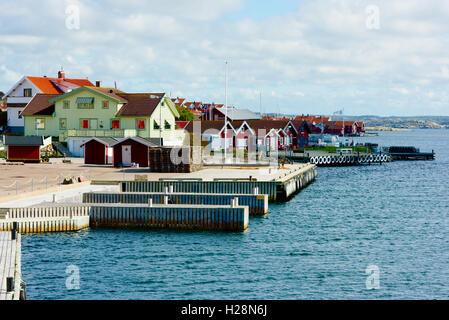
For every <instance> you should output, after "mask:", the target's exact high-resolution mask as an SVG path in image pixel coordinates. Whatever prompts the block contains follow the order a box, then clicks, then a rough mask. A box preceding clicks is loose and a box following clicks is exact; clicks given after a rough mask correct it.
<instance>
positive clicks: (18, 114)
mask: <svg viewBox="0 0 449 320" xmlns="http://www.w3.org/2000/svg"><path fill="white" fill-rule="evenodd" d="M20 112H22V111H17V118H18V119H22V116H21V115H20Z"/></svg>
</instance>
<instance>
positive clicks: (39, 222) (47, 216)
mask: <svg viewBox="0 0 449 320" xmlns="http://www.w3.org/2000/svg"><path fill="white" fill-rule="evenodd" d="M0 211H1V212H3V214H2V215H0V231H10V230H13V227H14V223H15V222H16V223H17V231H18V232H21V233H42V232H61V231H64V232H67V231H78V230H82V229H85V228H88V227H89V208H88V207H85V206H55V207H31V208H0Z"/></svg>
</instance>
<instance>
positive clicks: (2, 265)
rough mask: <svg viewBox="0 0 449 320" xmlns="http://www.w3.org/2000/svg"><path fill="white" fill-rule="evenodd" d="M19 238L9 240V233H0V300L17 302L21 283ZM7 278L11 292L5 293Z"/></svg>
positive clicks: (17, 235)
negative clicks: (10, 281)
mask: <svg viewBox="0 0 449 320" xmlns="http://www.w3.org/2000/svg"><path fill="white" fill-rule="evenodd" d="M20 243H21V238H20V234H19V233H17V234H16V239H15V240H12V239H11V232H0V300H19V298H20V283H21V270H20V269H21V245H20ZM8 278H12V279H13V286H14V287H13V288H12V289H13V290H12V291H7V286H8V285H7V282H8Z"/></svg>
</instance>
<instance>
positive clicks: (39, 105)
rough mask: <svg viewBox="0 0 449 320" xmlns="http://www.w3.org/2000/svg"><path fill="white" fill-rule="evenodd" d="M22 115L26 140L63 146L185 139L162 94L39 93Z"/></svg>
mask: <svg viewBox="0 0 449 320" xmlns="http://www.w3.org/2000/svg"><path fill="white" fill-rule="evenodd" d="M21 115H22V116H23V117H24V122H25V128H24V131H25V135H26V136H35V135H39V136H53V137H58V138H59V141H60V142H63V141H67V140H69V139H72V140H73V139H82V138H90V137H116V138H123V137H133V136H140V137H143V138H162V139H163V141H164V145H177V144H179V142H180V141H182V139H183V132H182V130H176V124H175V119H176V117H179V114H178V112H177V110H176V107H175V105H174V104H173V102H172V101H171V99H170V98H169V97H168V96H167V95H166V94H164V93H126V92H123V91H120V90H117V89H113V88H102V87H79V88H77V89H74V90H72V91H70V92H67V93H65V94H60V95H54V94H37V95H36V96H34V98H33V99H32V100H31V101H30V102H29V103H28V104H27V106H26V107H25V109H24V110H23V111H22V113H21Z"/></svg>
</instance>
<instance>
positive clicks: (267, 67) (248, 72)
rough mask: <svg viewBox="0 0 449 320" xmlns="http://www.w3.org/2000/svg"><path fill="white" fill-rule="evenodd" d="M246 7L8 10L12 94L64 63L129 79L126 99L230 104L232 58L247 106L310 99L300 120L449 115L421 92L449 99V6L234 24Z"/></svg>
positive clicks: (326, 4) (235, 86)
mask: <svg viewBox="0 0 449 320" xmlns="http://www.w3.org/2000/svg"><path fill="white" fill-rule="evenodd" d="M72 3H75V4H77V5H79V7H80V15H81V16H80V19H81V28H80V30H68V29H66V28H65V24H64V21H65V18H66V17H65V6H67V5H68V4H72ZM371 4H374V5H377V6H378V7H379V14H380V16H379V17H380V29H379V30H375V31H373V30H369V29H367V28H366V18H367V16H366V12H365V9H366V7H367V6H368V5H371ZM242 8H244V0H231V1H227V0H217V1H213V2H211V1H205V0H192V1H189V2H187V1H184V0H167V1H164V2H160V1H155V0H154V1H140V0H127V1H126V2H124V1H119V0H105V1H98V2H88V1H76V2H74V1H54V0H44V1H39V2H36V1H31V0H24V1H22V2H21V3H20V4H17V5H16V6H15V8H12V10H3V11H1V12H0V23H1V30H2V31H1V33H2V35H1V36H0V37H1V41H0V64H1V65H2V66H3V68H7V69H0V72H2V77H1V78H0V88H1V89H2V91H5V90H8V89H9V87H10V86H11V85H13V84H14V83H15V82H16V81H17V80H19V78H20V77H21V76H22V75H24V74H36V73H37V72H38V70H40V72H41V73H46V74H47V75H51V74H56V72H57V70H58V69H59V67H60V66H61V65H63V66H64V69H65V70H66V71H67V74H68V76H76V77H86V76H89V78H92V77H94V79H93V80H97V79H98V80H104V83H105V84H107V83H110V84H112V83H113V81H117V82H118V83H119V84H120V87H121V88H122V89H124V90H129V91H162V90H166V91H172V94H174V92H177V93H183V94H184V95H185V96H186V97H187V98H188V99H191V100H194V99H195V100H203V101H211V100H214V101H215V102H223V101H221V100H224V94H223V92H224V61H225V60H229V62H230V64H229V99H230V100H232V103H233V104H234V105H236V106H241V107H247V106H258V105H259V92H260V91H261V92H262V96H263V104H264V109H266V110H267V111H270V110H269V108H270V107H272V108H274V109H273V111H275V109H276V107H275V106H276V105H277V103H279V104H280V105H290V104H291V103H290V101H291V100H292V98H297V97H301V99H297V100H299V101H301V104H298V105H295V106H294V107H292V108H295V109H294V110H295V111H297V112H299V113H332V111H335V109H336V106H345V107H346V110H351V112H353V113H355V114H363V113H367V112H368V113H379V114H391V113H395V112H396V113H404V112H408V113H420V112H421V110H422V108H421V106H422V105H423V104H429V108H431V109H432V110H439V111H438V112H437V113H440V114H447V112H448V111H447V108H446V107H445V106H443V105H437V104H436V102H435V101H436V100H435V99H436V97H438V95H437V94H435V96H432V97H431V96H429V95H426V94H420V98H419V99H418V98H416V97H415V95H418V94H419V93H418V91H419V90H417V89H416V88H415V86H418V89H419V88H421V87H422V88H423V89H422V92H443V91H444V90H446V89H447V79H448V78H449V67H448V66H449V58H447V52H449V44H448V42H447V41H446V39H447V37H448V36H449V25H448V24H447V20H448V19H449V4H448V2H447V1H445V0H440V1H438V0H435V1H432V2H424V1H420V0H409V1H401V0H393V1H386V0H376V1H368V0H358V1H344V0H332V1H324V0H314V1H312V0H308V1H304V3H302V4H301V6H300V7H299V9H298V10H297V11H296V12H290V13H288V14H284V15H278V16H273V17H270V18H267V19H265V20H256V19H252V16H251V12H248V14H247V16H245V17H244V18H243V19H241V20H237V21H230V20H228V19H226V14H228V13H230V12H235V11H238V10H241V9H242ZM4 70H8V76H6V71H4ZM4 75H5V76H4ZM16 76H17V78H14V77H16ZM11 78H14V79H11ZM298 88H301V90H298ZM409 88H415V89H413V90H411V89H409ZM304 92H307V94H306V95H305V94H304ZM357 92H363V99H360V95H362V94H357ZM414 97H415V99H414ZM362 101H363V103H362ZM298 103H299V102H298Z"/></svg>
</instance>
